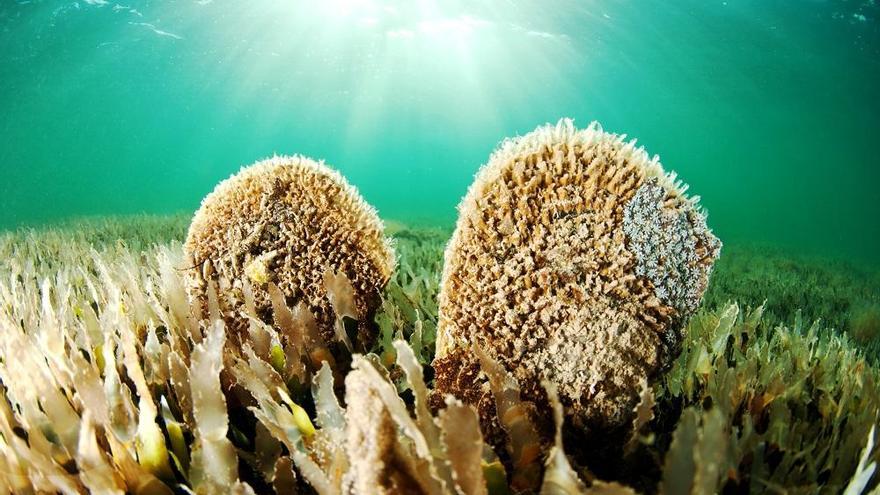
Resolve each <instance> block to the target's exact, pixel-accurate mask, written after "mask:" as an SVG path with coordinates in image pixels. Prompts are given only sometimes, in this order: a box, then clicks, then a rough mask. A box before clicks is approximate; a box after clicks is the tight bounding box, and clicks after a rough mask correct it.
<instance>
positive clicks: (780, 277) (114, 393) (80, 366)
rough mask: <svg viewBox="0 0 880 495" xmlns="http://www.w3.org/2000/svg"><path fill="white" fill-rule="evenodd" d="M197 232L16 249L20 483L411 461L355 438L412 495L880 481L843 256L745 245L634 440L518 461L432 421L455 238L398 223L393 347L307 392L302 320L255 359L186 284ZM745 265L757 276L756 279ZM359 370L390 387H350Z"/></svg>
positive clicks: (66, 234)
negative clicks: (532, 468) (441, 304)
mask: <svg viewBox="0 0 880 495" xmlns="http://www.w3.org/2000/svg"><path fill="white" fill-rule="evenodd" d="M188 222H189V216H171V217H147V216H139V217H107V218H87V219H81V220H77V221H72V222H66V223H63V224H58V225H55V226H52V227H47V228H43V229H39V230H34V229H22V230H19V231H16V232H9V233H6V234H3V235H2V237H0V259H2V260H3V261H2V265H0V274H2V277H0V325H2V329H3V331H2V332H0V337H2V339H0V346H2V348H0V349H2V356H3V359H2V361H0V382H2V387H0V394H2V396H0V398H2V399H3V400H0V411H2V414H0V466H2V469H0V472H2V473H3V476H2V477H0V481H2V483H0V487H2V489H5V490H6V491H8V492H10V493H36V492H56V491H60V492H67V493H78V492H84V491H89V492H94V493H123V492H129V493H189V492H195V493H217V492H218V491H230V492H234V493H251V492H253V493H297V492H299V493H314V492H317V493H334V491H333V490H334V488H333V487H334V486H338V485H337V483H338V482H339V477H340V476H342V473H343V472H346V471H349V470H357V469H363V470H366V471H368V472H369V470H370V469H371V466H372V464H370V463H380V462H382V461H383V460H384V461H385V462H386V463H391V458H389V457H380V458H375V457H371V455H370V452H371V451H370V450H369V449H368V450H366V451H364V452H362V454H363V455H361V456H358V457H350V456H349V455H347V454H346V452H345V451H343V450H342V449H341V447H340V445H341V444H343V443H345V438H346V437H345V432H346V431H351V430H352V429H354V430H356V431H359V432H361V434H362V435H364V436H365V437H366V438H367V441H368V442H369V440H370V439H371V438H370V437H371V436H373V437H376V438H380V437H382V435H384V433H383V431H384V430H383V429H384V428H386V427H390V428H392V431H396V430H399V431H400V432H401V436H400V437H399V438H397V437H396V436H395V437H394V438H397V440H396V441H397V442H398V443H397V444H396V445H395V446H393V448H391V450H388V451H383V450H379V451H373V452H374V453H375V452H386V453H387V452H394V457H393V464H394V466H395V467H396V468H397V469H401V470H403V472H407V473H410V476H411V477H410V478H408V479H407V480H398V481H399V482H400V483H401V484H399V485H397V486H401V487H407V486H408V487H410V490H407V489H402V492H407V491H412V492H413V493H415V492H416V490H417V489H418V490H422V489H424V488H425V486H426V485H425V483H428V482H429V480H436V479H437V478H439V479H443V475H442V474H440V475H438V473H442V472H443V470H444V469H446V470H448V471H447V475H445V476H447V479H454V480H455V482H454V483H455V486H457V487H458V488H457V490H460V493H487V492H488V493H492V494H495V493H511V489H510V488H509V486H508V481H507V480H508V479H510V478H509V476H510V475H512V474H513V475H515V473H516V472H517V471H518V470H523V469H528V467H529V466H528V463H529V462H531V463H539V464H540V466H539V467H540V470H541V472H543V473H544V474H543V478H542V479H543V481H542V482H541V485H540V486H538V487H536V491H540V492H541V493H571V494H574V493H634V492H642V493H656V492H660V493H782V492H785V493H816V492H820V493H841V492H844V491H845V492H846V493H847V494H858V493H869V492H872V490H876V489H875V488H873V487H875V486H876V485H877V481H876V480H875V479H873V471H874V466H875V463H876V461H877V459H878V456H880V451H878V450H876V449H875V448H874V425H875V424H876V423H877V421H878V418H877V411H878V407H880V394H878V385H877V380H878V379H880V372H878V371H877V368H876V366H874V365H872V364H871V361H872V360H873V359H874V358H875V357H876V350H875V349H876V340H875V339H876V337H877V335H876V334H870V332H869V334H868V335H866V334H865V333H864V332H865V330H864V328H863V327H860V326H859V325H863V326H864V325H866V324H865V323H864V322H860V319H861V318H864V316H862V313H860V312H861V311H862V309H861V308H862V307H865V306H868V307H870V306H871V305H872V304H876V300H871V299H870V296H871V294H876V293H877V285H876V284H877V280H878V279H877V277H876V274H871V273H863V272H860V271H858V269H857V268H854V267H849V266H847V265H846V264H839V265H833V266H835V273H840V274H843V275H842V276H841V277H839V278H837V279H831V280H829V279H827V277H826V276H825V274H826V270H827V269H828V268H827V267H828V266H829V265H828V263H827V262H823V260H816V259H789V258H785V257H783V256H782V255H780V254H774V253H773V252H772V251H768V250H767V249H766V248H760V247H751V246H736V245H733V246H728V247H726V248H725V249H727V250H728V251H727V252H726V253H725V254H724V255H722V257H721V258H720V260H719V263H718V264H717V266H716V272H715V274H714V275H713V279H712V283H711V285H710V287H709V289H708V292H707V294H708V295H707V297H706V299H705V301H704V302H703V304H702V306H701V307H700V308H699V310H698V311H697V313H696V315H695V316H694V317H692V318H691V320H690V322H689V324H688V325H687V327H686V329H685V332H684V335H685V343H684V345H683V349H684V350H683V352H682V354H681V355H680V356H679V357H678V358H677V359H676V360H675V362H674V363H673V364H672V366H671V369H670V370H669V372H668V373H667V374H666V375H665V377H664V378H663V379H662V381H660V382H659V383H657V384H656V385H655V386H653V387H645V388H644V389H643V390H642V391H641V392H640V400H639V403H638V405H637V406H636V412H637V414H636V415H635V416H634V419H633V425H632V426H633V428H632V430H631V431H632V435H631V436H629V437H628V438H626V439H625V441H624V442H621V444H620V445H618V446H617V447H616V448H614V449H612V451H611V452H609V450H608V448H607V446H603V445H588V444H587V445H584V444H580V443H577V442H575V443H572V444H563V443H564V442H563V441H562V440H561V439H562V438H569V437H568V436H567V435H563V436H557V437H556V440H555V446H553V447H552V450H551V452H550V453H549V454H548V455H547V456H546V460H545V459H543V458H535V459H531V460H526V461H524V462H525V464H517V465H511V463H510V459H509V458H505V456H504V453H503V451H502V456H501V457H500V458H499V457H495V454H493V453H491V452H492V451H491V450H487V449H486V448H485V445H484V444H483V443H482V442H480V441H479V439H480V435H479V425H478V423H477V418H476V416H475V415H474V413H473V411H472V410H471V409H470V408H467V407H464V406H461V405H456V404H454V403H452V404H450V405H449V406H448V407H447V408H445V409H443V410H442V412H440V416H439V417H437V418H435V419H436V421H431V422H428V421H429V420H430V418H431V417H432V414H433V413H432V412H431V411H430V410H429V409H427V408H426V402H425V401H426V397H427V395H428V394H429V393H430V389H431V388H432V386H433V385H432V373H433V371H432V370H431V367H430V363H431V361H432V358H433V353H434V344H435V339H436V328H437V327H436V326H437V293H438V291H439V282H440V274H441V270H442V265H443V250H444V247H445V245H446V242H447V241H448V238H449V236H450V234H451V228H440V227H436V226H429V227H418V226H409V225H405V224H403V223H399V222H394V221H387V222H386V231H387V232H386V233H387V234H389V235H391V236H392V237H393V239H394V243H395V248H396V250H397V255H398V269H397V271H396V272H395V274H394V275H393V277H392V279H391V280H390V282H389V283H388V285H387V286H386V288H385V290H384V292H383V294H382V302H381V306H380V308H379V310H378V311H377V312H376V314H375V317H374V321H375V323H376V326H377V328H378V338H377V339H376V342H375V344H374V345H373V347H372V348H371V349H369V352H368V353H367V354H363V355H361V356H362V357H355V359H354V361H353V362H352V363H351V371H350V372H349V374H348V376H347V377H344V376H340V375H339V374H338V372H334V371H332V370H331V369H330V368H328V367H327V366H326V365H324V366H322V367H321V368H319V369H316V370H313V371H314V374H313V378H312V381H311V383H305V384H304V383H301V382H299V381H298V380H297V379H296V378H295V377H294V376H293V375H291V374H289V373H290V369H289V368H286V365H285V362H289V361H287V360H288V359H289V357H290V356H285V351H284V349H287V345H286V344H287V341H286V338H287V337H286V335H287V331H288V330H287V329H286V328H285V327H284V325H287V324H289V323H283V322H278V323H276V324H271V325H260V326H258V327H257V326H255V327H254V328H253V329H252V334H251V336H250V344H249V345H247V346H243V347H240V346H238V345H237V344H236V343H235V342H233V341H232V339H233V337H231V336H227V334H226V332H225V331H224V329H223V327H222V324H220V323H219V320H217V321H218V323H216V324H215V325H214V326H210V325H205V324H204V323H203V324H201V325H200V324H199V323H198V322H197V320H196V319H195V318H194V317H193V315H192V312H191V310H190V307H189V305H188V303H187V299H186V296H185V291H184V282H183V277H182V273H183V271H182V270H184V269H185V268H186V267H185V266H182V262H183V254H182V244H181V243H182V241H183V237H184V235H185V232H186V227H187V225H188ZM728 256H729V258H728ZM744 265H748V266H750V267H751V269H752V271H753V272H750V273H746V274H745V275H747V276H748V277H749V278H747V279H746V280H740V281H739V282H737V281H736V280H737V276H738V275H739V274H741V272H742V271H743V270H742V266H744ZM850 271H851V272H850ZM793 278H796V279H797V280H799V281H801V283H799V284H793V282H792V279H793ZM805 280H821V281H822V283H821V284H819V283H818V282H816V284H817V287H809V286H808V285H805V284H804V283H803V281H805ZM793 285H796V286H797V287H794V286H793ZM818 285H821V286H818ZM799 297H800V298H805V300H806V301H807V302H808V303H809V304H805V306H804V308H803V309H801V310H797V311H795V310H788V309H787V308H788V306H786V305H774V304H773V302H772V301H773V299H774V298H779V299H783V300H785V301H789V300H792V299H796V298H799ZM764 300H766V301H767V302H766V303H764V302H763V301H764ZM756 302H757V304H755V303H756ZM811 306H813V307H811ZM817 308H821V309H817ZM814 311H822V312H824V315H825V317H824V318H823V319H821V320H815V321H814V318H813V317H812V315H813V314H814V313H813V312H814ZM857 331H859V332H863V333H859V334H858V335H857V336H856V335H852V333H853V332H857ZM111 336H112V337H111ZM872 339H874V340H872ZM872 343H874V345H872ZM343 380H344V381H345V385H346V387H345V389H357V390H367V391H370V393H369V394H367V395H365V396H363V397H361V396H360V395H356V394H351V393H346V392H339V391H340V387H341V385H342V383H341V382H342V381H343ZM233 382H234V383H235V385H234V386H233V385H232V383H233ZM230 387H231V388H230ZM334 390H336V391H337V393H341V394H342V395H340V396H339V398H337V394H336V393H334ZM10 397H14V398H15V400H10ZM371 404H372V405H371ZM376 404H378V406H376ZM555 404H557V405H556V406H554V407H561V406H558V403H555ZM371 407H380V408H386V409H387V410H389V411H392V412H391V413H390V414H389V415H388V416H387V417H384V419H382V420H378V419H376V420H375V421H370V420H367V422H366V423H363V424H360V425H359V426H353V423H357V422H358V421H361V422H363V421H364V413H359V414H352V413H350V411H352V410H353V409H352V408H356V409H355V410H357V411H368V410H370V408H371ZM368 417H369V416H368ZM561 418H562V415H561V412H560V413H559V414H558V415H557V416H556V419H555V421H556V424H557V427H558V428H562V429H563V430H564V429H565V428H564V427H563V426H562V424H561ZM431 424H433V425H434V426H433V429H432V428H431V427H430V426H427V425H431ZM383 425H384V426H383ZM468 432H470V433H468ZM600 452H601V455H597V453H600ZM566 454H567V455H566ZM404 466H409V468H404ZM430 473H434V474H433V475H431V474H430ZM406 483H413V484H414V485H407V484H406ZM377 486H378V485H377ZM412 487H417V488H412ZM425 492H430V491H429V490H427V489H425ZM362 493H363V492H362Z"/></svg>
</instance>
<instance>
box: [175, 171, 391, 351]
mask: <svg viewBox="0 0 880 495" xmlns="http://www.w3.org/2000/svg"><path fill="white" fill-rule="evenodd" d="M184 247H185V250H186V253H187V256H188V257H189V259H190V260H191V263H192V266H193V267H194V268H193V269H191V270H188V271H187V277H186V282H187V290H188V292H189V295H190V297H191V298H193V300H194V301H195V302H196V304H197V305H200V306H201V307H203V308H204V307H206V306H207V299H208V294H209V292H210V289H209V287H210V285H211V284H213V283H214V281H216V283H218V284H219V288H220V289H221V290H222V291H223V293H224V298H223V303H225V304H226V306H225V307H224V308H223V316H224V319H225V320H227V323H228V324H229V325H230V327H231V328H233V329H234V330H238V331H241V330H242V329H243V328H244V327H245V326H246V321H245V318H244V317H242V315H241V314H242V313H243V312H245V310H246V309H248V308H246V305H248V304H249V303H250V301H248V299H249V295H250V294H249V292H252V294H253V308H252V309H253V310H254V312H255V313H256V315H258V316H259V317H260V318H261V319H263V320H265V321H267V322H270V321H271V317H272V304H271V298H270V287H271V286H272V285H274V286H277V287H278V288H279V289H280V291H281V293H282V294H283V295H284V297H285V298H286V300H287V302H288V303H290V304H291V305H296V304H299V303H304V304H305V305H306V307H307V308H308V309H309V310H310V311H311V313H313V314H314V317H315V320H316V321H317V323H318V326H319V328H320V331H321V333H322V335H323V337H324V338H325V339H326V340H327V341H335V340H337V339H339V338H340V335H339V334H340V333H341V334H342V335H345V332H344V330H341V327H342V317H343V316H346V317H352V318H354V319H357V320H358V337H359V338H360V339H367V340H366V341H369V340H370V339H369V335H370V334H369V324H370V323H369V322H370V320H371V319H372V314H373V312H374V311H375V309H376V307H377V306H378V304H379V301H380V293H381V290H382V288H383V287H384V286H385V284H386V283H387V281H388V279H389V278H390V277H391V274H392V271H393V269H394V264H395V259H394V252H393V249H392V247H391V244H390V243H389V241H388V240H387V239H386V238H385V237H384V234H383V225H382V222H381V220H380V219H379V217H378V215H377V214H376V211H375V210H374V209H373V208H372V207H371V206H370V205H368V204H367V203H366V202H365V201H364V200H363V198H362V197H361V196H360V194H359V193H358V192H357V191H356V190H355V188H354V187H353V186H351V185H349V184H348V183H347V182H346V181H345V179H344V178H343V177H342V176H341V175H340V174H339V173H338V172H336V171H334V170H331V169H330V168H328V167H327V166H325V165H324V164H323V163H320V162H316V161H313V160H310V159H308V158H305V157H301V156H291V157H285V156H276V157H273V158H270V159H267V160H265V161H262V162H258V163H256V164H254V165H251V166H249V167H245V168H243V169H242V170H241V171H240V172H239V173H237V174H235V175H233V176H232V177H230V178H229V179H227V180H225V181H223V182H221V183H220V184H219V185H218V186H217V187H216V189H214V191H213V192H212V193H211V194H209V195H208V196H207V197H206V198H205V199H204V201H203V202H202V205H201V208H199V210H198V212H197V213H196V215H195V217H194V218H193V221H192V224H191V225H190V228H189V233H188V235H187V238H186V244H185V246H184ZM340 289H345V290H346V291H347V293H346V294H337V293H335V292H338V291H339V290H340ZM348 292H350V293H348ZM340 302H344V303H345V304H340ZM334 306H342V307H335V308H334ZM334 309H335V310H336V311H334ZM340 311H344V314H338V313H339V312H340ZM248 313H250V311H248ZM346 340H347V338H346ZM349 345H350V343H348V342H346V346H349ZM362 345H363V342H362Z"/></svg>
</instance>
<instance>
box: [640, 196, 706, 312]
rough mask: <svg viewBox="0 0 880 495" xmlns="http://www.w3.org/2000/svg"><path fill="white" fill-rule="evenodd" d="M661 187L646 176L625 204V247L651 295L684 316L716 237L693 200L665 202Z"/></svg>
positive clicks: (695, 298) (692, 306)
mask: <svg viewBox="0 0 880 495" xmlns="http://www.w3.org/2000/svg"><path fill="white" fill-rule="evenodd" d="M665 200H666V190H665V189H664V188H663V187H662V186H660V185H659V184H658V183H657V180H656V179H651V180H648V181H646V182H645V183H644V184H642V185H641V186H640V187H639V188H638V190H637V191H636V194H635V195H634V196H633V197H632V199H630V200H629V201H628V202H627V203H626V205H625V206H624V211H623V231H624V233H625V234H626V246H627V249H628V250H629V251H630V252H632V253H633V254H634V255H635V257H636V267H635V272H636V275H638V276H640V277H646V278H647V279H648V280H650V281H651V284H653V286H654V291H655V294H656V296H657V297H658V298H659V299H660V300H661V301H663V302H664V303H666V304H668V305H670V306H672V307H673V308H675V310H676V311H678V313H679V316H681V317H687V316H688V315H690V314H691V313H693V312H694V311H695V310H696V309H697V306H699V304H700V298H701V297H702V294H703V292H704V291H705V289H706V285H707V284H708V282H709V274H710V272H711V270H712V263H711V262H708V263H707V262H705V260H706V259H707V258H709V259H710V260H714V259H716V258H717V257H718V254H719V252H720V250H721V241H719V240H718V238H717V237H715V236H714V235H713V234H712V232H711V231H710V230H709V228H708V227H707V226H706V217H705V216H704V215H703V214H702V213H701V212H700V211H698V210H697V209H696V208H695V207H694V206H693V204H692V203H684V204H682V205H676V206H668V205H666V204H665Z"/></svg>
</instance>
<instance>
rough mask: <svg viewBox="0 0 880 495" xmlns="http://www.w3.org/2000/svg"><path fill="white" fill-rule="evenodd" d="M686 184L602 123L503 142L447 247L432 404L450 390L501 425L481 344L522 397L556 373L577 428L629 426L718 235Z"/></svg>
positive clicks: (675, 342) (700, 284)
mask: <svg viewBox="0 0 880 495" xmlns="http://www.w3.org/2000/svg"><path fill="white" fill-rule="evenodd" d="M684 191H685V188H684V187H683V186H682V185H681V184H680V183H679V182H677V181H676V180H675V175H674V174H670V175H668V174H666V173H665V172H664V171H663V168H662V167H661V165H660V162H659V160H658V158H657V157H654V158H649V157H648V155H647V153H646V152H645V151H644V150H643V149H641V148H638V147H636V146H635V142H634V141H633V142H626V141H625V136H619V135H615V134H610V133H606V132H604V131H603V130H602V129H601V128H600V127H599V125H598V124H596V123H593V124H591V125H590V126H589V127H588V128H586V129H583V130H579V129H577V128H575V127H574V125H573V123H572V121H571V120H567V119H566V120H561V121H560V122H559V123H558V124H557V125H555V126H552V125H547V126H544V127H539V128H538V129H536V130H535V131H534V132H532V133H530V134H527V135H526V136H523V137H520V138H517V139H513V140H507V141H505V142H504V143H503V144H502V145H501V147H500V149H498V150H497V151H496V152H495V153H494V154H493V155H492V157H491V158H490V160H489V163H488V164H487V165H486V166H485V167H483V168H482V169H481V170H480V172H479V173H478V174H477V177H476V179H475V181H474V183H473V185H472V186H471V187H470V189H469V191H468V193H467V195H466V196H465V198H464V199H463V200H462V203H461V204H460V206H459V219H458V223H457V225H456V229H455V232H454V234H453V237H452V239H451V241H450V242H449V244H448V246H447V249H446V255H445V266H444V270H443V276H442V282H441V289H440V296H439V322H438V337H437V354H436V358H435V360H434V368H435V372H436V395H435V398H434V399H433V401H434V405H435V406H438V407H442V404H438V399H439V398H442V397H444V396H445V395H446V394H453V395H455V396H456V397H458V398H459V399H461V400H463V401H464V402H466V403H471V404H474V405H476V406H477V407H478V409H480V411H481V415H482V419H483V423H484V430H485V431H488V432H490V433H491V432H493V431H496V432H497V430H498V423H497V420H495V419H493V418H492V416H493V415H494V411H491V410H490V411H488V412H487V409H491V408H492V405H491V401H487V400H486V395H487V391H488V385H487V384H486V380H485V377H484V375H483V374H481V373H479V371H478V370H479V360H478V359H476V357H475V356H474V352H473V351H472V349H473V348H474V347H475V346H477V347H479V348H480V349H482V350H484V351H485V353H486V354H487V355H488V356H490V357H491V358H492V359H494V360H495V361H497V362H498V363H500V364H501V365H502V366H503V367H504V368H505V369H506V370H507V371H508V372H510V373H511V374H512V375H513V377H515V379H516V380H517V381H518V382H519V384H520V386H521V390H522V394H523V399H524V400H530V401H534V402H537V403H540V404H546V396H545V393H544V390H543V387H541V381H542V380H547V381H548V382H550V383H552V384H554V385H555V386H556V388H557V389H558V393H559V396H560V399H561V401H562V402H563V404H564V405H565V407H566V412H567V413H568V416H569V417H570V419H572V420H573V421H574V425H575V426H576V427H580V428H602V429H606V430H607V429H609V428H611V429H614V428H618V427H622V426H625V425H626V423H627V422H628V421H630V418H631V414H632V411H633V408H634V406H635V404H636V402H637V401H638V396H639V384H640V383H642V382H643V380H648V381H649V382H650V381H652V379H654V378H656V377H657V376H658V374H659V373H660V372H661V371H662V370H663V369H665V368H666V367H668V366H669V364H670V363H671V361H672V360H673V359H674V358H675V357H676V356H677V355H678V352H679V348H680V343H681V338H682V336H681V333H680V332H681V327H682V325H683V323H684V322H685V321H686V319H687V318H688V317H689V316H690V315H691V313H692V312H693V311H694V310H695V308H696V307H697V305H698V304H699V301H700V298H701V297H702V294H703V291H704V290H705V288H706V285H707V282H708V278H709V273H710V271H711V268H712V265H713V263H714V261H715V259H716V258H717V256H718V254H719V250H720V247H721V244H720V242H719V241H718V239H717V238H716V237H715V236H713V235H712V233H711V231H710V230H709V229H708V228H707V226H706V222H705V215H704V213H703V212H702V211H701V210H700V209H699V207H698V206H697V204H696V200H695V199H689V198H688V197H686V196H685V194H684ZM463 375H465V376H463ZM477 375H478V376H479V377H480V378H479V379H475V376H477ZM545 433H546V431H545Z"/></svg>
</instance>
